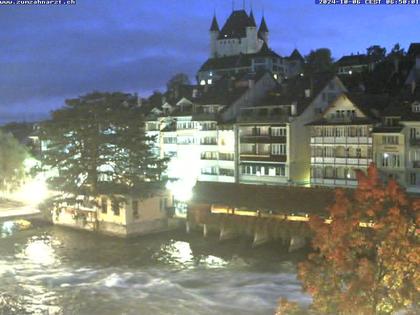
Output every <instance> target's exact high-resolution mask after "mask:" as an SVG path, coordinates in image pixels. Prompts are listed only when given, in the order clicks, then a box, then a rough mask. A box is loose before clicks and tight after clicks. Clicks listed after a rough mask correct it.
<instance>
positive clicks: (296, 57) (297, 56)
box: [288, 48, 305, 61]
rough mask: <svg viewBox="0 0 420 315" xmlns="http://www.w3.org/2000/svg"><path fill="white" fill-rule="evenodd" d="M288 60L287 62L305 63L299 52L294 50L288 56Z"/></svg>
mask: <svg viewBox="0 0 420 315" xmlns="http://www.w3.org/2000/svg"><path fill="white" fill-rule="evenodd" d="M288 58H289V60H300V61H305V59H304V58H303V57H302V55H301V54H300V52H299V50H297V49H296V48H295V49H294V50H293V51H292V53H291V54H290V56H289V57H288Z"/></svg>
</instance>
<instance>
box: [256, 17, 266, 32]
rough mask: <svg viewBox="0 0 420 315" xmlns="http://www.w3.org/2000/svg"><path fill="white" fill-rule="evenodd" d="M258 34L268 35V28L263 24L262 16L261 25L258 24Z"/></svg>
mask: <svg viewBox="0 0 420 315" xmlns="http://www.w3.org/2000/svg"><path fill="white" fill-rule="evenodd" d="M258 33H268V27H267V24H266V23H265V18H264V16H263V17H262V19H261V24H260V28H259V30H258Z"/></svg>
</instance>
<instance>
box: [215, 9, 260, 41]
mask: <svg viewBox="0 0 420 315" xmlns="http://www.w3.org/2000/svg"><path fill="white" fill-rule="evenodd" d="M254 22H255V21H254ZM250 26H252V23H251V19H250V17H249V16H248V13H247V12H246V11H245V10H237V11H233V12H232V14H231V15H230V16H229V18H228V19H227V20H226V23H225V25H224V26H223V27H222V30H221V31H220V35H219V39H226V38H243V37H246V28H247V27H250Z"/></svg>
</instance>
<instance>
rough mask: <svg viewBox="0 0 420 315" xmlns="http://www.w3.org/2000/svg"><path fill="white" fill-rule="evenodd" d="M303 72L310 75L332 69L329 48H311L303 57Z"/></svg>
mask: <svg viewBox="0 0 420 315" xmlns="http://www.w3.org/2000/svg"><path fill="white" fill-rule="evenodd" d="M305 59H306V64H305V74H306V75H312V74H315V73H318V72H329V71H333V70H334V64H333V59H332V57H331V50H329V49H328V48H319V49H317V50H312V51H311V52H310V53H309V55H307V56H306V57H305Z"/></svg>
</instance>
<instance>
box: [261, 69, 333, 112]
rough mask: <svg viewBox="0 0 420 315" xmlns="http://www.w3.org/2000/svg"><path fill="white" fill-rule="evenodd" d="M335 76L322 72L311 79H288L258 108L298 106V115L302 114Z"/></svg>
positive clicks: (262, 101)
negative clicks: (308, 92) (308, 93)
mask: <svg viewBox="0 0 420 315" xmlns="http://www.w3.org/2000/svg"><path fill="white" fill-rule="evenodd" d="M334 76H335V75H334V74H333V73H326V72H322V73H317V74H314V75H312V76H311V77H307V76H305V77H301V76H298V77H295V78H290V79H287V80H285V81H283V83H282V84H281V85H279V86H278V87H276V88H275V89H274V90H272V91H270V92H269V93H267V95H266V96H265V97H264V98H263V99H262V100H261V101H260V102H259V103H258V104H257V106H269V105H290V104H296V105H297V113H298V114H301V113H302V112H303V111H304V110H305V109H306V108H307V107H308V105H309V104H311V102H312V101H313V100H314V99H315V98H316V97H317V96H318V94H319V93H320V92H321V91H322V90H323V89H324V88H325V86H326V85H327V84H328V82H330V81H331V80H332V79H333V78H334ZM307 90H309V91H310V95H309V96H307V95H306V91H307Z"/></svg>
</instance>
